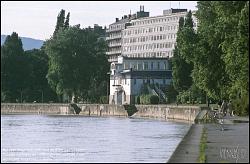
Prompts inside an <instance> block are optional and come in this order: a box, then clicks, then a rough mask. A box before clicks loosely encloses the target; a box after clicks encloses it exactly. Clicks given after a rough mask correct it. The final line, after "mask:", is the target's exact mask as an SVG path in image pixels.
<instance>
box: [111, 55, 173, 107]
mask: <svg viewBox="0 0 250 164" xmlns="http://www.w3.org/2000/svg"><path fill="white" fill-rule="evenodd" d="M168 61H169V60H168V58H129V57H124V56H119V57H118V62H117V63H112V64H111V75H110V96H109V103H110V104H131V103H132V104H133V103H135V96H137V95H140V94H141V93H142V89H143V87H146V90H147V91H148V92H149V93H150V94H154V95H157V96H159V97H160V98H161V99H162V100H163V99H164V100H165V99H166V95H165V94H164V93H163V92H162V91H161V88H162V87H165V86H166V85H168V84H170V82H171V79H172V71H171V70H169V63H168Z"/></svg>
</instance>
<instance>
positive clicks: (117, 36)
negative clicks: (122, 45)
mask: <svg viewBox="0 0 250 164" xmlns="http://www.w3.org/2000/svg"><path fill="white" fill-rule="evenodd" d="M121 38H122V35H115V36H109V37H106V40H112V39H121Z"/></svg>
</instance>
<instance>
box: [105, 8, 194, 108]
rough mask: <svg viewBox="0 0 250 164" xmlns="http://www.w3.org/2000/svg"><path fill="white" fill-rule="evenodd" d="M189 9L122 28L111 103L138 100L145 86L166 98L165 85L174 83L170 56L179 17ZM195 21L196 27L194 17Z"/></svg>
mask: <svg viewBox="0 0 250 164" xmlns="http://www.w3.org/2000/svg"><path fill="white" fill-rule="evenodd" d="M187 12H188V11H187V9H169V10H164V11H163V15H160V16H154V17H141V18H137V19H130V20H129V21H126V24H125V25H124V26H122V28H123V30H120V31H119V37H120V40H119V46H120V47H119V55H117V56H119V57H118V58H115V59H114V62H112V63H111V75H110V96H109V103H110V104H131V103H134V102H135V96H137V95H140V94H141V93H142V87H144V88H145V86H146V88H147V90H148V92H149V93H150V94H155V95H158V96H159V98H160V99H163V100H166V95H165V94H164V93H163V91H162V90H161V88H165V87H166V86H167V85H169V84H170V82H171V79H172V72H171V70H169V66H168V65H169V58H171V57H172V56H173V50H174V47H175V44H176V37H177V31H178V26H179V19H180V17H184V18H185V16H186V15H187ZM193 21H194V29H195V30H196V28H197V19H196V18H195V17H194V16H193ZM117 54H118V53H117ZM117 56H116V57H117ZM110 61H112V60H110Z"/></svg>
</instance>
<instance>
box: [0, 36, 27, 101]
mask: <svg viewBox="0 0 250 164" xmlns="http://www.w3.org/2000/svg"><path fill="white" fill-rule="evenodd" d="M27 72H28V67H27V63H26V61H25V56H24V50H23V47H22V41H21V39H20V38H19V37H18V34H17V33H16V32H13V33H12V34H11V35H8V36H7V38H6V40H5V42H4V44H3V45H2V46H1V93H2V94H1V99H2V101H5V102H16V99H19V101H20V97H21V96H20V95H21V94H22V93H23V92H24V89H25V86H26V85H27ZM3 98H4V99H3Z"/></svg>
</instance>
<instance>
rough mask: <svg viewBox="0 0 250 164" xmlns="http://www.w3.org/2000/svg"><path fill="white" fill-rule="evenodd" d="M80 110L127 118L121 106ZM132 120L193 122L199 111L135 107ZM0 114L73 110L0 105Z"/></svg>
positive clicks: (71, 112)
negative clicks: (135, 110) (150, 119)
mask: <svg viewBox="0 0 250 164" xmlns="http://www.w3.org/2000/svg"><path fill="white" fill-rule="evenodd" d="M77 106H78V107H79V108H80V109H81V111H80V113H79V115H84V116H120V117H128V113H127V111H126V110H125V108H124V106H122V105H109V104H77ZM135 107H136V108H137V110H138V111H137V112H136V113H135V114H133V115H132V117H134V118H154V119H163V120H168V119H173V120H185V121H191V122H194V120H195V119H196V117H197V115H198V114H199V112H200V111H201V109H200V107H198V106H171V105H136V106H135ZM1 114H46V115H74V114H76V112H75V109H74V108H73V107H72V106H70V105H69V104H39V103H30V104H28V103H26V104H18V103H1Z"/></svg>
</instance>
